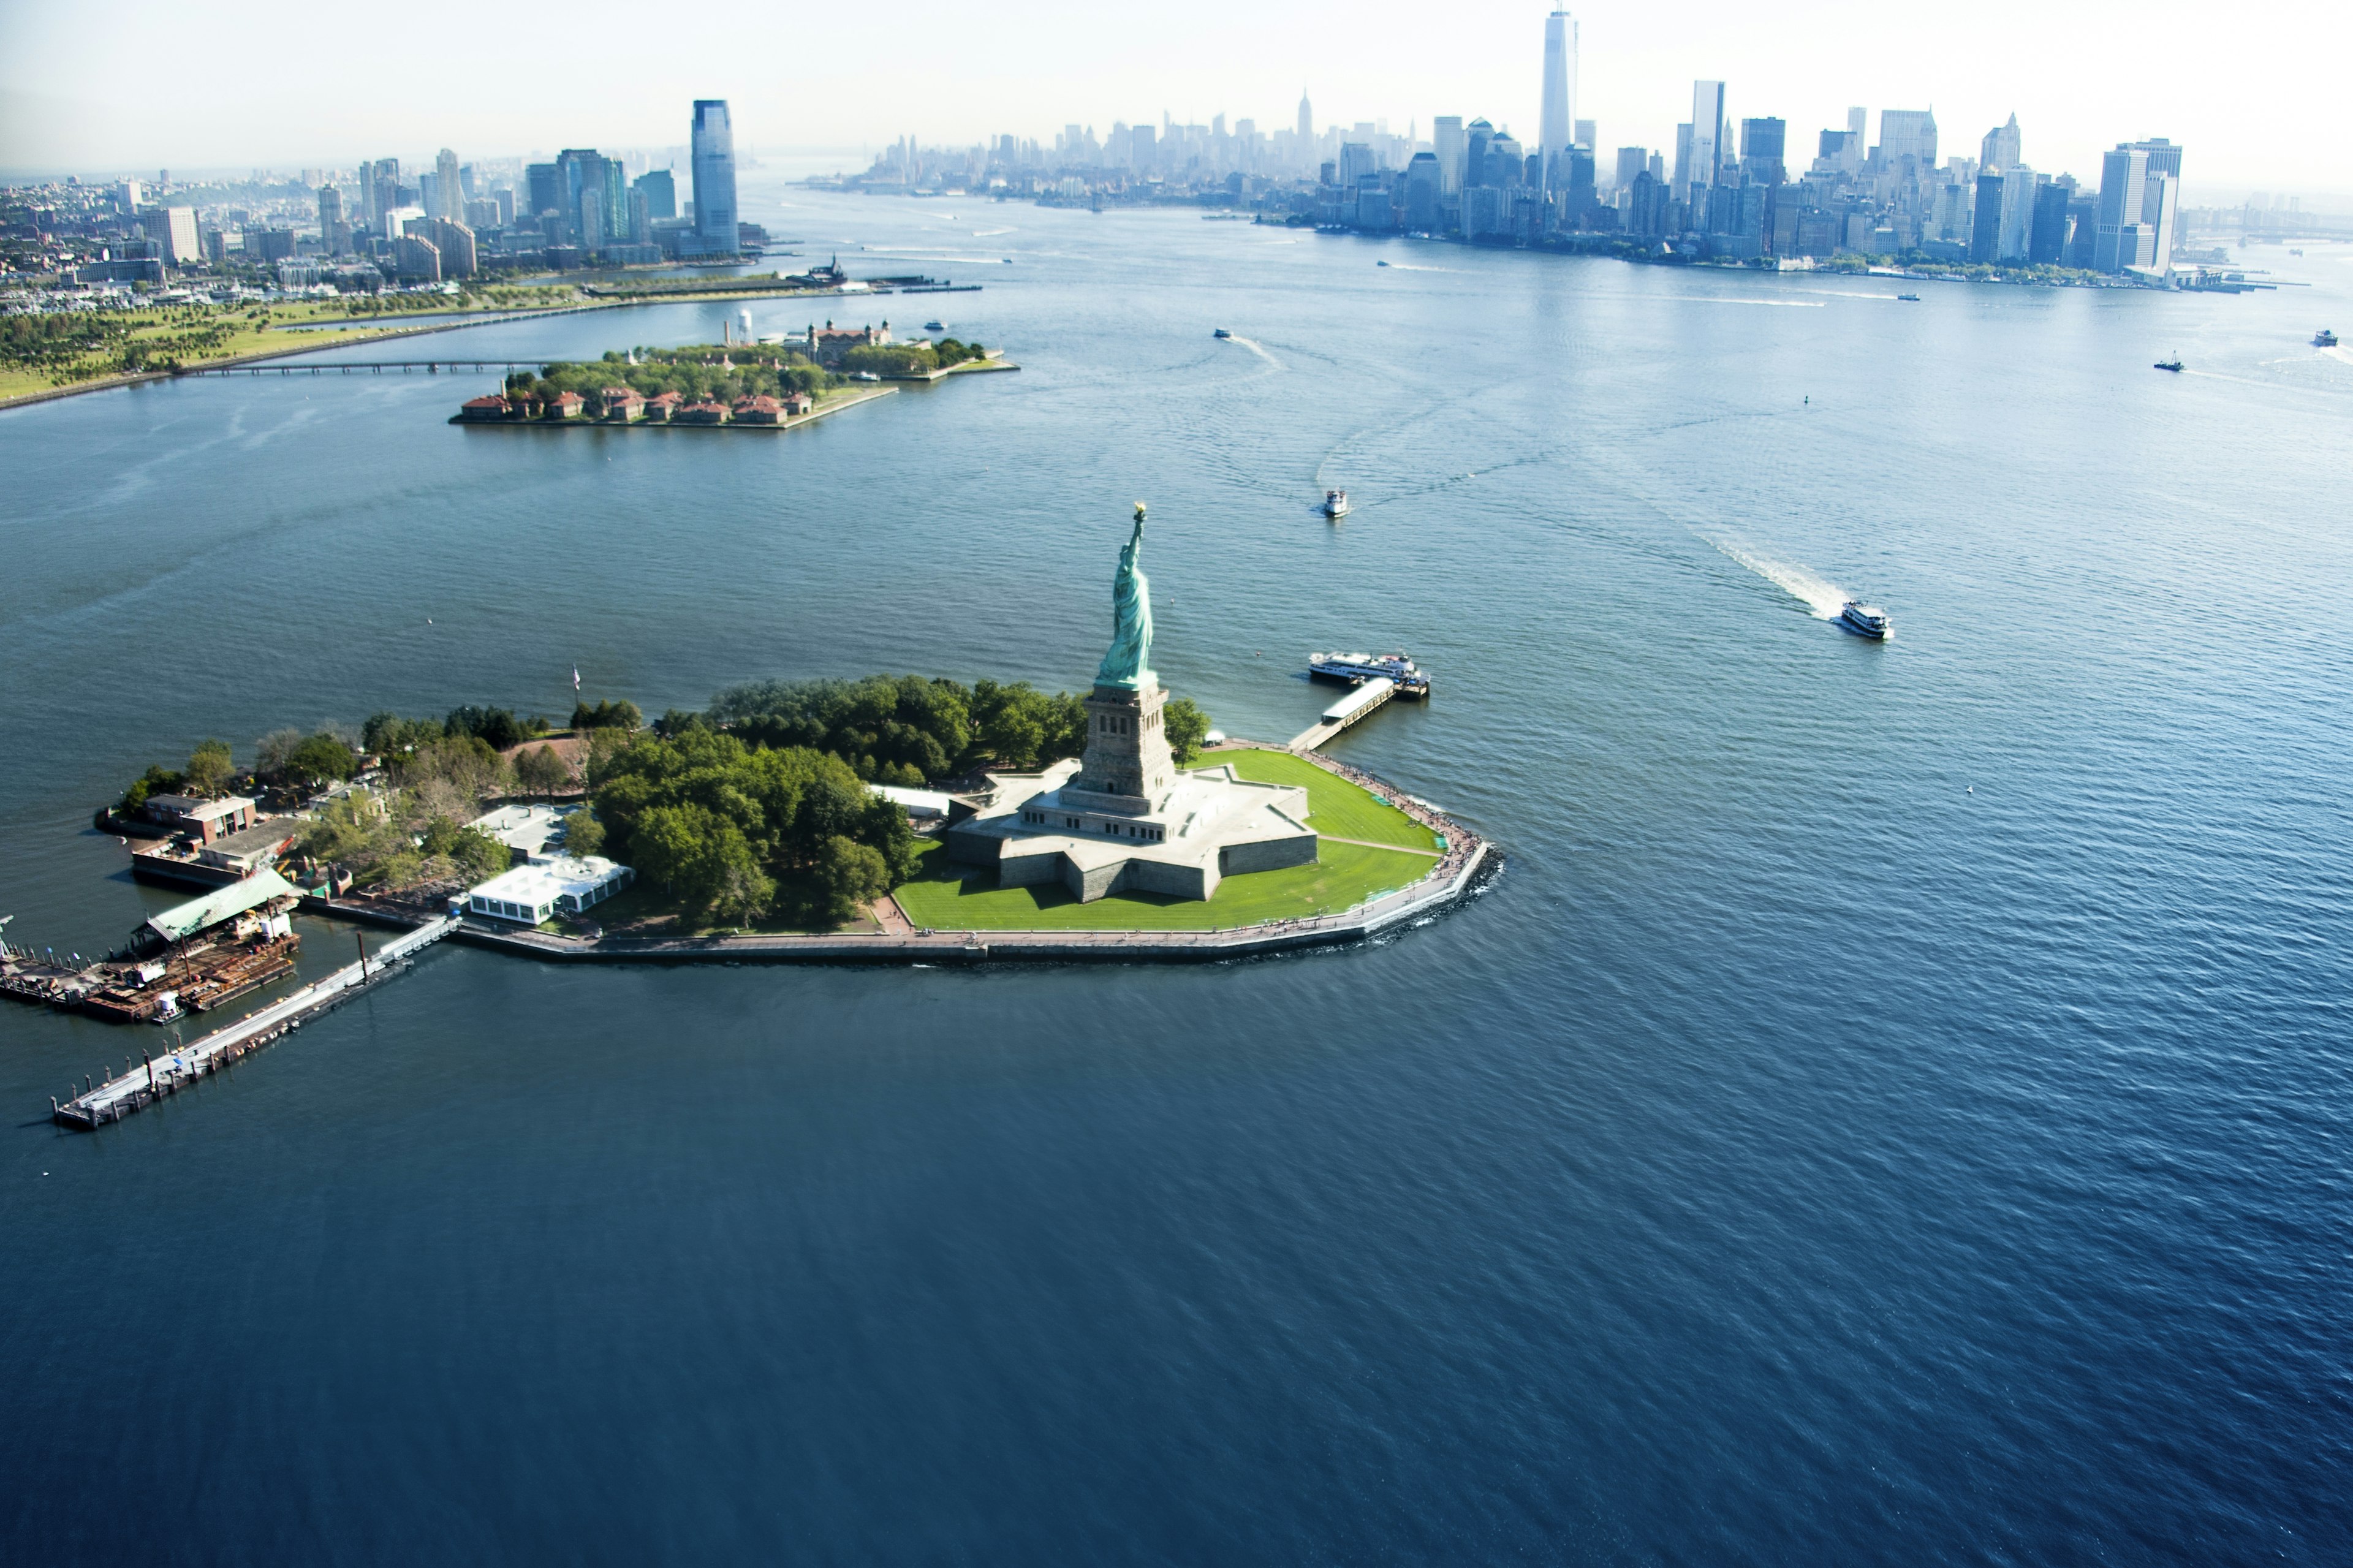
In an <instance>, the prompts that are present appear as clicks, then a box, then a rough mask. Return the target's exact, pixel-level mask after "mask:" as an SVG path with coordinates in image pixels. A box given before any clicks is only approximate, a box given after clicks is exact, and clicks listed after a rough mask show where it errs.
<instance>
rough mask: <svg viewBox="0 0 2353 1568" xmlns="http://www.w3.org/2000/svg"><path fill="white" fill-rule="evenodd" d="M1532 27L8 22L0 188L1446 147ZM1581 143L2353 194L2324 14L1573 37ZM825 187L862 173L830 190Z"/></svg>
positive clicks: (940, 12)
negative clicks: (722, 144) (1913, 121)
mask: <svg viewBox="0 0 2353 1568" xmlns="http://www.w3.org/2000/svg"><path fill="white" fill-rule="evenodd" d="M1548 9H1550V7H1549V6H1548V5H1542V4H1538V5H1518V4H1503V3H1500V0H1458V3H1455V4H1450V5H1400V4H1395V3H1393V0H1368V3H1359V4H1356V5H1346V6H1342V5H1304V4H1300V3H1297V0H1248V3H1246V4H1244V3H1236V0H1195V3H1193V4H1189V5H1155V6H1148V7H1146V8H1145V9H1144V10H1142V11H1137V10H1134V8H1131V7H1122V6H1114V5H1100V4H1088V5H1080V4H1074V3H1071V0H997V3H996V4H973V3H970V0H961V3H957V4H948V3H945V0H888V3H886V4H882V5H860V6H855V7H839V8H832V9H828V8H827V7H824V6H821V5H781V4H776V3H775V0H767V3H764V4H758V5H752V4H739V3H736V0H696V3H694V4H689V5H648V4H646V3H645V0H631V3H630V4H628V5H607V4H601V3H596V0H571V3H568V4H542V5H527V6H517V5H491V4H480V3H476V4H468V5H456V4H449V3H447V0H412V3H409V4H403V5H390V6H375V7H361V6H336V5H325V6H317V7H282V6H281V7H267V6H264V7H255V6H252V5H237V6H234V7H232V6H226V5H216V4H208V3H206V0H172V3H169V4H166V3H164V0H115V3H112V4H109V5H104V6H96V5H90V6H79V5H59V4H57V3H56V0H46V3H43V4H31V3H28V0H0V95H5V97H0V169H6V170H11V171H26V170H43V169H66V170H72V171H75V172H85V171H86V172H91V173H97V172H101V171H106V170H115V169H153V168H156V167H158V166H172V167H179V168H185V169H195V168H200V167H207V166H214V167H217V166H240V167H242V166H255V165H266V166H270V167H275V168H281V169H291V168H295V167H298V166H301V165H338V164H341V165H348V164H350V163H353V162H355V161H356V160H358V159H360V158H364V157H378V156H384V155H394V156H397V157H400V158H401V159H403V160H404V161H406V160H412V159H414V160H419V161H422V160H424V159H426V158H428V157H429V156H430V155H431V153H433V151H434V150H435V149H436V148H438V147H442V146H445V145H446V146H450V147H454V148H456V149H457V150H458V151H459V153H460V155H461V156H465V157H468V158H471V157H476V156H482V157H496V156H501V155H510V154H514V153H524V152H529V151H533V150H542V151H552V150H554V149H555V148H558V147H562V146H604V147H607V148H614V147H651V146H664V145H669V144H671V143H675V142H682V141H683V140H684V139H685V134H686V130H685V128H686V120H687V104H688V100H691V99H694V98H698V97H717V98H725V99H728V100H732V102H733V106H734V113H735V122H736V126H737V132H736V133H737V137H738V140H739V142H740V143H744V144H748V145H750V146H753V147H756V148H770V149H785V148H809V147H839V148H846V149H855V148H857V147H859V146H860V145H868V146H876V145H880V144H881V143H883V142H888V141H890V140H892V138H894V137H896V136H898V135H899V134H901V133H902V132H913V133H914V134H916V135H917V136H919V137H921V138H923V140H925V141H927V142H930V141H941V142H970V141H973V140H976V139H977V138H979V137H980V136H982V135H984V134H992V133H996V132H1014V133H1016V134H1020V135H1026V136H1035V137H1037V138H1039V140H1040V141H1043V142H1050V140H1051V138H1052V135H1053V132H1055V131H1056V130H1058V129H1059V128H1060V126H1061V125H1063V124H1064V123H1065V122H1068V121H1077V122H1080V123H1085V124H1092V125H1093V126H1094V128H1095V129H1096V131H1097V132H1098V133H1101V132H1103V131H1105V130H1108V129H1109V128H1110V125H1111V122H1112V121H1113V120H1123V119H1124V120H1127V121H1139V120H1151V121H1154V122H1155V123H1156V122H1157V121H1158V120H1159V118H1160V115H1161V113H1162V111H1163V110H1166V111H1167V112H1169V113H1172V114H1174V115H1176V117H1177V118H1178V119H1179V120H1187V119H1190V120H1196V121H1201V122H1204V123H1206V122H1207V121H1208V118H1209V116H1211V115H1212V114H1215V113H1218V112H1219V111H1223V112H1224V113H1226V114H1227V115H1229V117H1230V118H1231V119H1241V118H1245V117H1248V118H1254V119H1256V120H1257V121H1258V122H1259V124H1260V126H1261V129H1271V128H1272V127H1273V126H1276V125H1287V124H1289V123H1291V121H1292V119H1293V115H1294V113H1295V111H1296V107H1297V103H1298V97H1299V90H1300V88H1301V87H1302V85H1304V86H1305V87H1306V88H1307V89H1309V92H1310V94H1311V95H1312V97H1313V98H1314V103H1315V112H1316V120H1317V121H1318V124H1319V125H1321V124H1323V123H1324V122H1327V121H1357V120H1371V119H1374V118H1377V117H1386V118H1387V119H1388V121H1389V128H1390V129H1391V130H1392V131H1393V132H1402V131H1403V130H1405V128H1406V124H1407V122H1408V121H1419V125H1420V129H1421V132H1422V134H1423V135H1425V136H1427V135H1428V134H1429V129H1430V118H1431V117H1432V116H1433V115H1438V114H1457V113H1459V114H1462V115H1465V116H1466V117H1467V116H1470V115H1474V114H1484V115H1486V116H1487V117H1488V118H1489V119H1491V120H1493V121H1497V122H1498V123H1508V124H1510V125H1511V126H1512V127H1513V128H1514V130H1515V131H1516V132H1518V133H1520V134H1521V135H1522V136H1526V135H1529V134H1531V133H1533V132H1534V131H1535V121H1536V103H1537V93H1538V79H1537V73H1538V68H1539V65H1540V61H1541V52H1542V43H1543V27H1544V16H1545V14H1546V11H1547V10H1548ZM1575 14H1576V16H1577V20H1578V22H1579V24H1580V28H1581V32H1582V67H1581V69H1580V71H1579V73H1578V74H1579V81H1578V107H1577V113H1578V116H1579V117H1580V118H1584V119H1591V120H1597V121H1599V131H1600V142H1601V145H1602V148H1603V149H1604V155H1605V160H1606V157H1607V150H1608V149H1610V148H1614V147H1617V146H1620V145H1622V144H1627V143H1636V142H1639V143H1642V144H1646V145H1651V146H1658V145H1662V144H1664V145H1666V146H1668V147H1669V148H1672V141H1673V136H1674V128H1675V125H1676V123H1677V122H1678V121H1682V120H1684V119H1687V118H1688V117H1689V115H1690V112H1691V110H1690V105H1691V83H1692V79H1694V78H1695V77H1721V78H1723V79H1725V80H1726V81H1728V82H1729V83H1730V88H1729V92H1728V97H1729V101H1730V106H1731V110H1732V113H1733V114H1734V116H1735V117H1736V118H1738V117H1743V116H1747V115H1760V114H1778V115H1781V116H1783V117H1784V118H1786V119H1787V120H1788V121H1789V131H1790V152H1791V155H1792V161H1793V163H1799V164H1802V163H1803V162H1804V161H1805V160H1806V159H1808V158H1810V156H1811V153H1812V150H1813V137H1814V133H1815V132H1817V131H1819V130H1820V128H1821V127H1823V126H1825V125H1842V124H1843V123H1844V119H1845V110H1846V108H1847V106H1848V105H1849V104H1862V105H1867V106H1869V107H1870V108H1871V109H1872V110H1873V118H1872V121H1871V134H1872V138H1873V140H1874V141H1875V140H1877V138H1878V131H1879V121H1878V117H1877V113H1876V111H1877V110H1879V109H1881V108H1883V107H1884V108H1909V109H1916V108H1934V109H1935V110H1936V121H1937V125H1938V128H1939V130H1940V132H1941V133H1942V137H1941V142H1940V147H1939V152H1940V154H1942V155H1950V154H1951V153H1968V154H1969V155H1971V156H1974V155H1975V154H1976V152H1977V147H1978V139H1979V138H1980V137H1981V136H1983V134H1984V133H1985V132H1986V131H1987V129H1988V128H1989V127H1990V126H1993V125H1995V124H1998V123H2000V121H2002V120H2003V119H2004V118H2005V117H2007V116H2008V115H2009V114H2010V113H2011V112H2012V111H2013V110H2015V111H2016V113H2017V115H2018V118H2019V122H2020V125H2021V128H2022V129H2023V132H2024V152H2025V158H2026V162H2027V163H2030V164H2031V165H2033V166H2034V167H2036V168H2038V169H2042V170H2046V171H2049V172H2052V173H2058V172H2062V171H2068V170H2072V171H2073V173H2075V174H2078V175H2079V176H2084V177H2086V178H2092V179H2096V177H2097V175H2098V172H2099V170H2098V154H2099V152H2100V150H2101V149H2103V148H2105V147H2107V146H2110V145H2113V144H2114V143H2115V142H2118V141H2121V140H2126V139H2134V138H2139V137H2143V136H2171V137H2172V138H2173V139H2174V140H2176V141H2177V142H2182V143H2184V144H2185V145H2186V146H2187V148H2188V154H2187V157H2186V159H2185V166H2184V170H2183V173H2184V175H2185V178H2186V183H2187V184H2189V186H2190V187H2191V191H2190V195H2191V197H2192V199H2200V198H2201V197H2204V198H2208V199H2211V198H2217V197H2229V196H2233V195H2237V194H2238V193H2241V192H2243V191H2244V190H2246V189H2248V188H2250V187H2257V188H2263V189H2267V190H2277V191H2304V192H2327V191H2336V192H2341V191H2347V190H2353V155H2348V153H2347V151H2346V149H2345V147H2344V146H2343V144H2341V143H2339V142H2337V134H2338V125H2339V122H2340V121H2342V119H2343V115H2342V113H2341V111H2339V110H2338V109H2337V102H2336V100H2337V94H2336V93H2335V91H2334V90H2333V89H2331V88H2330V87H2329V86H2328V85H2327V71H2328V69H2329V68H2330V67H2329V65H2328V64H2327V63H2326V62H2331V61H2341V60H2343V59H2344V58H2345V57H2346V52H2347V45H2348V43H2353V22H2348V20H2346V16H2347V15H2348V12H2347V8H2346V7H2345V6H2344V5H2342V4H2328V5H2323V4H2320V3H2318V0H2310V3H2307V0H2246V3H2242V4H2238V5H2231V6H2222V7H2218V6H2215V5H2211V4H2209V3H2201V4H2198V5H2190V4H2187V3H2184V0H2139V3H2137V4H2134V5H2121V4H2116V5H2099V6H2084V5H2071V4H2068V3H2067V0H2055V3H2054V0H2040V3H2036V4H2027V3H2023V0H1980V3H1979V4H1977V5H1971V6H1968V7H1959V8H1955V7H1946V8H1936V9H1930V8H1926V7H1903V6H1893V5H1886V4H1884V3H1883V0H1874V3H1872V4H1863V3H1862V0H1831V3H1827V4H1813V5H1797V6H1768V5H1757V4H1756V3H1755V0H1680V3H1678V4H1669V5H1660V4H1647V5H1637V4H1635V3H1633V0H1608V3H1605V4H1596V5H1591V6H1589V7H1586V8H1580V9H1577V11H1576V12H1575ZM847 161H849V162H853V163H854V162H855V159H854V157H852V158H849V159H848V160H847Z"/></svg>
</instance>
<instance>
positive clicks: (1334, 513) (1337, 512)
mask: <svg viewBox="0 0 2353 1568" xmlns="http://www.w3.org/2000/svg"><path fill="white" fill-rule="evenodd" d="M1347 515H1348V492H1347V491H1346V490H1325V491H1324V516H1325V517H1330V518H1342V517H1345V516H1347Z"/></svg>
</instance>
